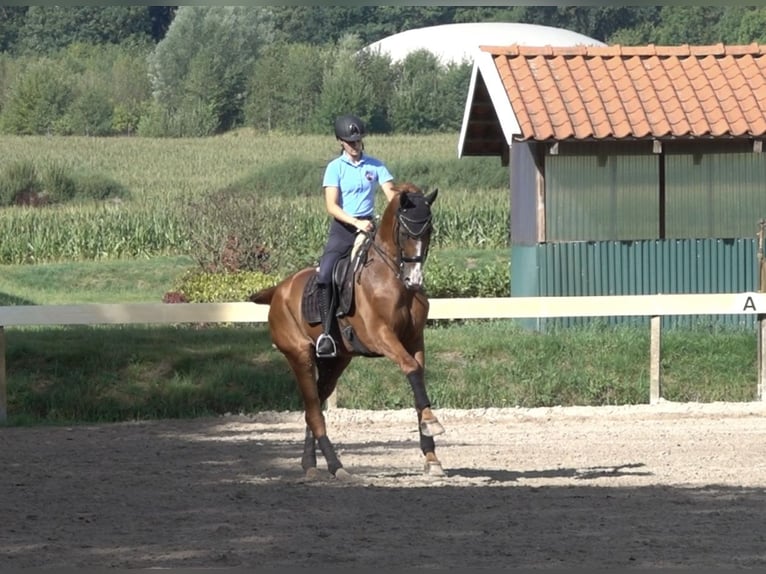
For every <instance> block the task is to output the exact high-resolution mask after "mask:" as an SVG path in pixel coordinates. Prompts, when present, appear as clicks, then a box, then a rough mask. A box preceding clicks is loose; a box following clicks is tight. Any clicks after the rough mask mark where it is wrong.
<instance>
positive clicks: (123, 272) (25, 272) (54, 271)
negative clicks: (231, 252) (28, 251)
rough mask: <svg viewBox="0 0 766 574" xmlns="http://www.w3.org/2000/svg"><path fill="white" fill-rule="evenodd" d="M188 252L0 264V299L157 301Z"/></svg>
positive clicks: (12, 302)
mask: <svg viewBox="0 0 766 574" xmlns="http://www.w3.org/2000/svg"><path fill="white" fill-rule="evenodd" d="M194 265H195V263H194V262H193V261H192V260H191V259H190V258H188V257H181V256H179V257H156V258H151V259H131V260H116V261H102V262H94V261H84V262H76V263H50V264H46V265H2V266H0V304H2V305H66V304H75V303H158V302H160V301H162V297H163V295H164V294H165V293H166V292H167V291H169V290H170V288H171V286H172V285H173V282H174V281H175V280H176V279H177V278H178V277H179V276H180V275H181V274H182V273H183V272H184V271H186V270H187V269H189V268H192V267H194Z"/></svg>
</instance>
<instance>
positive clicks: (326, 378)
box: [289, 354, 350, 478]
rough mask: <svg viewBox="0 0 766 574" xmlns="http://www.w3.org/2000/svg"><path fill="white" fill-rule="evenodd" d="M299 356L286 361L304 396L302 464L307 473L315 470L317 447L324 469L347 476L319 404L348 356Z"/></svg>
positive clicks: (328, 393) (324, 398)
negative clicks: (317, 357) (325, 464)
mask: <svg viewBox="0 0 766 574" xmlns="http://www.w3.org/2000/svg"><path fill="white" fill-rule="evenodd" d="M302 355H303V354H300V355H299V356H292V357H290V360H289V363H290V366H291V367H292V369H293V373H294V374H295V378H296V380H297V381H298V387H299V389H300V392H301V396H302V397H303V408H304V410H305V417H306V435H305V438H304V442H303V457H302V458H301V466H302V467H303V470H304V471H305V472H306V474H307V475H308V476H310V475H312V474H313V473H314V472H315V471H314V470H312V469H316V465H317V460H316V447H317V446H319V449H320V450H321V451H322V455H323V456H324V458H325V461H326V462H327V470H328V471H330V473H331V474H332V475H333V476H335V477H337V478H346V477H347V476H349V475H348V473H347V472H346V471H345V470H343V464H342V463H341V462H340V459H339V458H338V455H337V453H336V452H335V447H334V446H333V444H332V442H331V441H330V439H329V438H328V436H327V426H326V423H325V418H324V415H323V414H322V405H323V404H324V402H325V401H326V400H327V398H328V397H329V396H330V394H332V391H333V390H334V388H335V383H336V382H337V379H338V377H339V376H340V373H342V372H343V370H344V369H345V368H346V366H347V365H348V363H349V361H350V359H349V358H345V357H338V358H335V359H325V360H319V361H317V362H316V363H315V362H314V359H313V357H311V355H309V356H308V357H304V356H302ZM309 357H311V358H309Z"/></svg>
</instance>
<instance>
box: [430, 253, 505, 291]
mask: <svg viewBox="0 0 766 574" xmlns="http://www.w3.org/2000/svg"><path fill="white" fill-rule="evenodd" d="M510 290H511V280H510V273H509V268H508V266H507V265H506V264H495V265H487V266H485V267H476V268H474V269H466V268H463V269H458V268H457V267H456V266H455V265H454V264H452V263H446V264H445V263H440V262H439V261H438V260H437V259H436V258H432V259H431V260H429V262H428V270H427V271H426V292H427V293H428V296H429V297H433V298H451V297H508V295H509V294H510Z"/></svg>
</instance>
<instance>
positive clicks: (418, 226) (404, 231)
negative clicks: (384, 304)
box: [396, 207, 432, 276]
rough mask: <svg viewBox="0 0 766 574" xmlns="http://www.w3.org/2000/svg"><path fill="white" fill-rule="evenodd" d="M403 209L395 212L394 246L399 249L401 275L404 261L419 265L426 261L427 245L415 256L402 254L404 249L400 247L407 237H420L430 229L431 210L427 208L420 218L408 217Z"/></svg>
mask: <svg viewBox="0 0 766 574" xmlns="http://www.w3.org/2000/svg"><path fill="white" fill-rule="evenodd" d="M405 211H406V210H404V209H402V208H401V207H400V208H399V211H398V213H397V214H396V215H397V217H396V221H397V223H398V225H397V227H398V229H397V233H396V247H397V248H398V250H399V275H400V276H401V269H402V267H403V266H404V264H405V263H420V264H421V265H424V264H425V262H426V257H428V247H429V246H426V248H425V249H424V250H423V251H422V252H421V253H420V254H419V255H416V256H415V257H409V256H407V255H405V254H404V249H403V248H402V242H403V241H406V240H407V238H408V237H409V238H410V239H422V237H423V236H424V235H425V234H426V233H427V232H430V231H431V217H432V214H431V210H430V209H429V210H428V215H426V216H425V217H423V218H422V219H412V218H409V217H406V215H405Z"/></svg>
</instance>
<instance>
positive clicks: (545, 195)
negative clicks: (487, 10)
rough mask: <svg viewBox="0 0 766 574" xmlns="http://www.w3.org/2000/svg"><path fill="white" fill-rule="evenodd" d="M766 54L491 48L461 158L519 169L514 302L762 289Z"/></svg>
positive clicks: (484, 57) (475, 83) (710, 49)
mask: <svg viewBox="0 0 766 574" xmlns="http://www.w3.org/2000/svg"><path fill="white" fill-rule="evenodd" d="M765 137H766V48H764V47H762V46H760V45H756V44H752V45H747V46H731V45H723V44H718V45H713V46H688V45H683V46H653V45H649V46H639V47H625V46H605V47H596V46H577V47H568V48H567V47H550V46H545V47H530V46H520V45H511V46H501V47H497V46H481V47H480V53H479V55H478V56H477V57H476V59H475V63H474V68H473V74H472V78H471V84H470V88H469V93H468V97H467V101H466V106H465V113H464V118H463V125H462V129H461V132H460V139H459V144H458V155H459V156H460V157H465V156H487V155H494V156H498V157H499V158H500V159H501V161H502V162H503V165H508V166H509V168H510V187H511V193H510V195H511V199H510V201H511V229H510V239H511V241H510V243H511V287H510V291H511V295H512V296H555V295H569V296H571V295H629V294H652V293H713V292H742V291H755V290H758V287H759V286H758V253H759V249H758V248H759V245H758V242H757V240H756V234H757V233H758V230H759V221H760V220H761V219H762V218H764V217H766V154H764V153H763V151H764V150H763V139H764V138H765Z"/></svg>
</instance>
